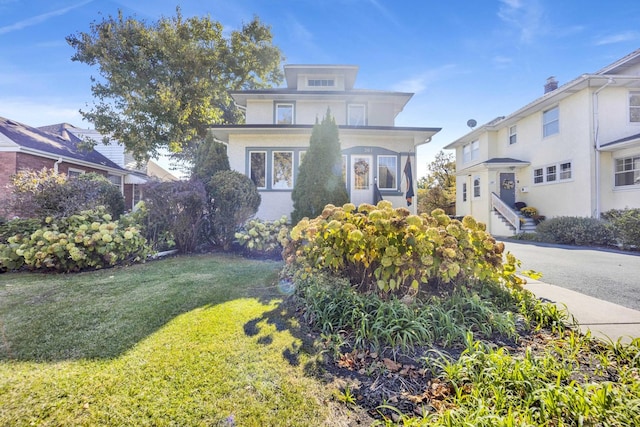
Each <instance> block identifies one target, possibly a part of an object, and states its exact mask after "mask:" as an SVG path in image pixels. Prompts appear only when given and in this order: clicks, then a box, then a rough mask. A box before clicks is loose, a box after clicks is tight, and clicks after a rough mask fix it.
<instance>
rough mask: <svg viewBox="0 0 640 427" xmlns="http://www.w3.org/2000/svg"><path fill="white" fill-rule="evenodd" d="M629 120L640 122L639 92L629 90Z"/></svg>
mask: <svg viewBox="0 0 640 427" xmlns="http://www.w3.org/2000/svg"><path fill="white" fill-rule="evenodd" d="M629 121H630V122H631V123H640V92H629Z"/></svg>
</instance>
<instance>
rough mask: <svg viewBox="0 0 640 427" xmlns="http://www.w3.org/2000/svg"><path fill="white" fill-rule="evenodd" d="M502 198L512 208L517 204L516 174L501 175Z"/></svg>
mask: <svg viewBox="0 0 640 427" xmlns="http://www.w3.org/2000/svg"><path fill="white" fill-rule="evenodd" d="M500 198H501V199H502V201H503V202H505V203H506V204H507V206H509V207H510V208H513V205H515V204H516V174H515V173H513V172H511V173H501V174H500Z"/></svg>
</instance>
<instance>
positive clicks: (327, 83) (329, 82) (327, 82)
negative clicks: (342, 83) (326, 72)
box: [307, 77, 336, 87]
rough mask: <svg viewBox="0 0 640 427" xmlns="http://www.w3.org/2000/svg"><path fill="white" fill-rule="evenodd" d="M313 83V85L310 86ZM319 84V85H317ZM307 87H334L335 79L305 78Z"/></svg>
mask: <svg viewBox="0 0 640 427" xmlns="http://www.w3.org/2000/svg"><path fill="white" fill-rule="evenodd" d="M312 82H313V84H312ZM318 83H319V84H318ZM307 86H308V87H335V86H336V79H335V78H333V77H331V78H316V77H313V78H312V77H309V78H307Z"/></svg>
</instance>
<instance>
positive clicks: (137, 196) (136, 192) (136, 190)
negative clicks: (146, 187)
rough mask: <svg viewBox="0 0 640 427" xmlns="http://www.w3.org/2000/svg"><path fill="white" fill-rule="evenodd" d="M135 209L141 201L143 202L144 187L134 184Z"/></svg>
mask: <svg viewBox="0 0 640 427" xmlns="http://www.w3.org/2000/svg"><path fill="white" fill-rule="evenodd" d="M132 187H133V188H132V191H133V200H132V201H133V207H135V206H136V205H137V204H138V203H139V202H140V200H142V186H141V185H140V184H133V186H132Z"/></svg>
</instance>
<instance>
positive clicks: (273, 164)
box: [270, 149, 295, 190]
mask: <svg viewBox="0 0 640 427" xmlns="http://www.w3.org/2000/svg"><path fill="white" fill-rule="evenodd" d="M276 153H289V154H290V155H291V176H290V178H291V186H290V187H276V186H275V184H276V183H275V177H276V170H275V167H276ZM294 157H295V154H294V151H293V150H277V149H274V150H271V168H270V169H271V186H270V187H271V189H272V190H293V187H294V186H295V181H294V180H295V169H294V164H295V160H294Z"/></svg>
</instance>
